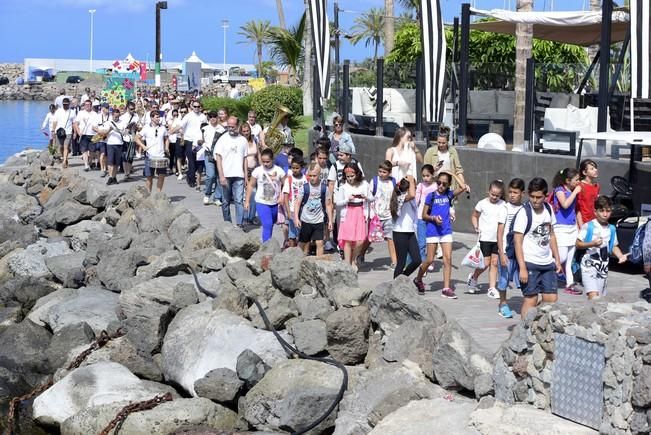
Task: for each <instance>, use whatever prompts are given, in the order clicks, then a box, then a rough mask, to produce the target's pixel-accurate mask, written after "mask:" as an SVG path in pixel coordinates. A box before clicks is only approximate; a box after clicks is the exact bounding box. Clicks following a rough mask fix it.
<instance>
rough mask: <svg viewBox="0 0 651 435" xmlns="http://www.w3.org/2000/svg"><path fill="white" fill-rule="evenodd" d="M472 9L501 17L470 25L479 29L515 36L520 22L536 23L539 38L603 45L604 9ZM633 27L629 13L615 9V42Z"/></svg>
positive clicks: (534, 25)
mask: <svg viewBox="0 0 651 435" xmlns="http://www.w3.org/2000/svg"><path fill="white" fill-rule="evenodd" d="M471 12H472V13H473V14H475V15H479V16H485V17H490V18H494V19H496V20H498V21H489V22H482V23H473V24H471V25H470V28H471V29H475V30H482V31H486V32H493V33H503V34H507V35H515V27H516V24H532V25H533V37H534V38H537V39H544V40H548V41H556V42H562V43H566V44H574V45H581V46H585V47H587V46H590V45H595V44H599V41H600V40H601V12H584V11H576V12H513V11H506V10H501V9H494V10H490V11H486V10H480V9H474V8H471ZM629 26H630V24H629V14H628V13H627V12H625V11H623V10H617V11H615V12H613V18H612V27H611V28H612V31H611V41H612V42H613V43H615V42H621V41H623V40H624V39H626V33H627V32H628V29H629Z"/></svg>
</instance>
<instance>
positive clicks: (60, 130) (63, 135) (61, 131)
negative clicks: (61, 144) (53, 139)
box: [55, 110, 72, 141]
mask: <svg viewBox="0 0 651 435" xmlns="http://www.w3.org/2000/svg"><path fill="white" fill-rule="evenodd" d="M71 113H72V112H71V111H70V110H68V118H67V119H66V123H65V124H63V125H64V127H65V126H66V125H67V124H68V120H69V119H70V114H71ZM64 127H59V128H57V131H56V132H55V133H56V135H57V139H59V140H60V141H63V140H65V138H66V129H65V128H64Z"/></svg>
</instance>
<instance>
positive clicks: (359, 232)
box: [335, 163, 369, 270]
mask: <svg viewBox="0 0 651 435" xmlns="http://www.w3.org/2000/svg"><path fill="white" fill-rule="evenodd" d="M344 175H345V177H346V182H345V183H344V184H343V185H342V186H340V188H339V192H338V194H337V198H335V203H336V204H337V206H338V207H344V209H343V210H342V212H341V221H340V224H339V240H338V242H339V245H340V246H342V245H343V249H344V260H346V262H348V264H350V265H351V266H352V267H353V269H355V270H357V257H358V256H359V254H360V249H361V247H362V246H363V242H364V241H365V240H366V236H367V229H368V224H367V219H368V194H369V192H368V183H367V182H366V181H365V180H364V176H363V175H362V171H361V170H360V169H359V166H357V163H348V164H346V166H344Z"/></svg>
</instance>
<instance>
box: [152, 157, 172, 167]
mask: <svg viewBox="0 0 651 435" xmlns="http://www.w3.org/2000/svg"><path fill="white" fill-rule="evenodd" d="M169 165H170V159H168V158H167V157H158V158H152V157H150V158H149V167H150V168H152V169H162V168H167V167H169Z"/></svg>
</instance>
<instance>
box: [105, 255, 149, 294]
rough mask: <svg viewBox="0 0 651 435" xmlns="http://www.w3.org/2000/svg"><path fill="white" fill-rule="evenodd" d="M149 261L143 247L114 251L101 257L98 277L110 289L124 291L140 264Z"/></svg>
mask: <svg viewBox="0 0 651 435" xmlns="http://www.w3.org/2000/svg"><path fill="white" fill-rule="evenodd" d="M147 262H148V258H147V255H146V253H145V252H143V251H142V250H141V249H138V248H134V249H128V250H126V251H122V252H119V251H118V252H115V251H114V252H113V254H112V255H103V256H102V257H101V259H100V261H99V263H98V264H97V277H98V278H99V280H100V281H101V283H102V284H103V285H104V286H105V287H106V288H108V289H109V290H114V291H123V290H125V289H127V288H129V287H130V286H131V284H132V282H131V281H132V279H133V277H134V276H135V274H136V269H137V268H138V266H140V265H145V264H147Z"/></svg>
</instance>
